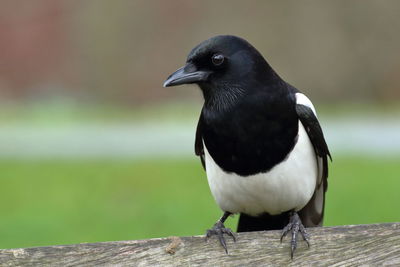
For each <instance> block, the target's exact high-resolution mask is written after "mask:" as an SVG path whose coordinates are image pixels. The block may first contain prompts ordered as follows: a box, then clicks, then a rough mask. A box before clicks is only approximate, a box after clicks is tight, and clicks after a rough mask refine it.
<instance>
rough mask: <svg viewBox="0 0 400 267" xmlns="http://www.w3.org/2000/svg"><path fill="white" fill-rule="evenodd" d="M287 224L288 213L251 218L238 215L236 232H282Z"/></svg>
mask: <svg viewBox="0 0 400 267" xmlns="http://www.w3.org/2000/svg"><path fill="white" fill-rule="evenodd" d="M288 223H289V212H285V213H282V214H279V215H275V216H272V215H269V214H267V213H264V214H261V215H259V216H257V217H252V216H249V215H246V214H244V213H241V214H240V217H239V223H238V228H237V231H238V232H252V231H264V230H282V229H283V228H284V227H285V226H286V225H287V224H288Z"/></svg>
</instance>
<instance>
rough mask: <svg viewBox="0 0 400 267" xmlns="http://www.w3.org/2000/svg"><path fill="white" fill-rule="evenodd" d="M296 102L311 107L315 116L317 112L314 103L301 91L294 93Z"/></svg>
mask: <svg viewBox="0 0 400 267" xmlns="http://www.w3.org/2000/svg"><path fill="white" fill-rule="evenodd" d="M296 104H300V105H304V106H307V107H309V108H311V110H312V111H313V112H314V115H315V117H317V112H316V111H315V108H314V105H313V103H312V102H311V100H310V99H309V98H308V97H307V96H306V95H304V94H302V93H296Z"/></svg>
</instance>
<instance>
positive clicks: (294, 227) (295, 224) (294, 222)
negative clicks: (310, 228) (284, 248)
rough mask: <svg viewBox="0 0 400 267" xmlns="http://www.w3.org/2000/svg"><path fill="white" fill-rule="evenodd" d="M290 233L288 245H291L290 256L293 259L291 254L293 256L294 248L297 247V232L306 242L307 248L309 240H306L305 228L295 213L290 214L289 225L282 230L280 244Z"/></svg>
mask: <svg viewBox="0 0 400 267" xmlns="http://www.w3.org/2000/svg"><path fill="white" fill-rule="evenodd" d="M290 231H292V240H291V242H290V245H291V252H290V256H291V258H292V259H293V254H294V251H295V250H296V247H297V233H298V232H300V234H301V236H302V237H303V240H304V241H306V243H307V245H308V247H310V243H309V238H308V234H307V232H306V228H305V227H304V225H303V223H302V222H301V219H300V217H299V215H298V214H297V212H295V211H292V212H291V213H290V220H289V223H288V225H286V226H285V228H283V230H282V234H281V242H282V239H283V238H284V237H285V236H286V235H287V233H289V232H290Z"/></svg>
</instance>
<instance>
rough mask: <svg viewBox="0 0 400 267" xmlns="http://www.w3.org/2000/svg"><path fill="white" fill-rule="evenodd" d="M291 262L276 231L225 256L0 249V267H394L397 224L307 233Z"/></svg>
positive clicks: (245, 240) (171, 246)
mask: <svg viewBox="0 0 400 267" xmlns="http://www.w3.org/2000/svg"><path fill="white" fill-rule="evenodd" d="M308 232H309V234H310V236H311V247H310V248H307V246H306V245H305V244H304V242H302V241H301V242H299V247H298V249H297V251H296V253H295V257H294V259H293V260H291V259H290V256H289V240H288V239H287V238H286V239H285V240H284V242H282V243H280V242H279V234H280V232H279V231H268V232H252V233H240V234H237V237H238V240H237V242H236V243H233V241H232V240H231V239H230V238H227V245H228V249H229V255H226V254H225V252H224V250H223V248H222V247H221V246H220V245H219V244H218V242H217V240H216V239H214V238H211V239H210V240H209V241H208V243H206V242H204V236H193V237H169V238H156V239H149V240H138V241H119V242H104V243H93V244H78V245H68V246H52V247H35V248H20V249H3V250H0V265H1V266H110V265H111V266H113V265H114V266H115V265H118V266H212V267H216V266H279V265H282V266H343V265H345V266H349V265H355V266H360V265H364V266H365V265H368V266H379V265H392V266H400V223H387V224H371V225H350V226H341V227H323V228H313V229H309V230H308Z"/></svg>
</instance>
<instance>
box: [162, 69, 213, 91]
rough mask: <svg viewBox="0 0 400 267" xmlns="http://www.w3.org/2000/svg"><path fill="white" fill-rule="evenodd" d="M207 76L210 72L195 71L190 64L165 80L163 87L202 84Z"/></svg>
mask: <svg viewBox="0 0 400 267" xmlns="http://www.w3.org/2000/svg"><path fill="white" fill-rule="evenodd" d="M209 75H210V72H208V71H199V70H196V68H194V67H193V66H192V65H191V64H187V65H185V66H184V67H182V68H180V69H178V70H177V71H175V72H174V73H172V74H171V75H170V76H169V77H168V79H166V80H165V82H164V87H169V86H175V85H181V84H188V83H198V82H204V81H206V80H207V78H208V76H209Z"/></svg>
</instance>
